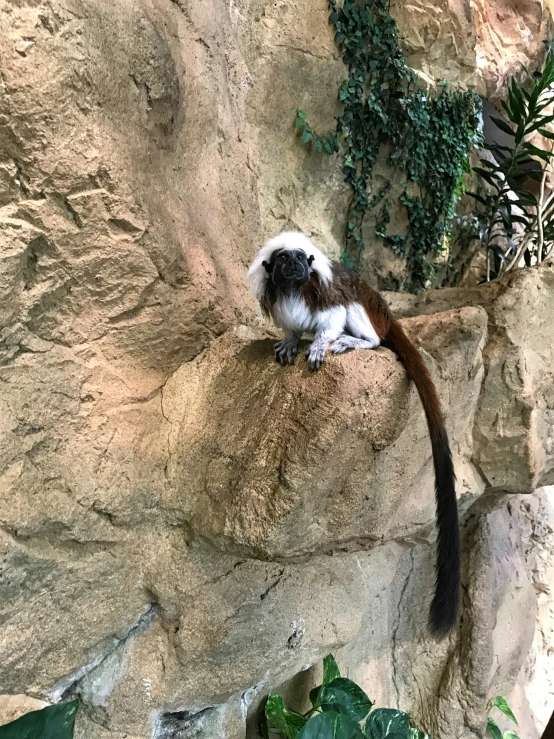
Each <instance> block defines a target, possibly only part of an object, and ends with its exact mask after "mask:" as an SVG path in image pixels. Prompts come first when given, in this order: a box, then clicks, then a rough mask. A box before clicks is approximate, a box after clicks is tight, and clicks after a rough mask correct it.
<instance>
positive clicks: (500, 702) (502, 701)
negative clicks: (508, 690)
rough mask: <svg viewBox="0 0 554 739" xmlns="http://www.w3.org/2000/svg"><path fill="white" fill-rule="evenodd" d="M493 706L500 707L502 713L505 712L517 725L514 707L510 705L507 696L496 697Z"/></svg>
mask: <svg viewBox="0 0 554 739" xmlns="http://www.w3.org/2000/svg"><path fill="white" fill-rule="evenodd" d="M493 706H496V707H497V708H499V709H500V710H501V711H502V713H503V714H505V715H506V716H507V717H508V718H509V719H511V720H512V721H513V722H514V724H515V725H516V726H517V719H516V717H515V716H514V714H513V712H512V709H511V708H510V706H509V705H508V701H507V700H506V698H503V697H502V696H501V695H497V696H496V698H495V699H494V702H493Z"/></svg>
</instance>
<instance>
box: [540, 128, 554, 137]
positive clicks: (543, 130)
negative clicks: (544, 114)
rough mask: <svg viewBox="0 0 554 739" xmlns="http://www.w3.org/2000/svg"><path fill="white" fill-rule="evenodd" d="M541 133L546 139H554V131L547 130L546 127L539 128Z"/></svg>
mask: <svg viewBox="0 0 554 739" xmlns="http://www.w3.org/2000/svg"><path fill="white" fill-rule="evenodd" d="M539 133H540V135H541V136H544V137H545V139H554V131H547V130H546V128H539Z"/></svg>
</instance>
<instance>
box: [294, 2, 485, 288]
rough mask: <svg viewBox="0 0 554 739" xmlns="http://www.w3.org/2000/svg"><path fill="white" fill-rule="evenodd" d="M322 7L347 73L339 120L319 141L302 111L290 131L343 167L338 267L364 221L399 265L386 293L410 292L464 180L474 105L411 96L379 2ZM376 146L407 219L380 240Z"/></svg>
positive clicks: (449, 95)
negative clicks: (344, 201) (398, 183)
mask: <svg viewBox="0 0 554 739" xmlns="http://www.w3.org/2000/svg"><path fill="white" fill-rule="evenodd" d="M329 6H330V11H331V14H330V17H329V22H330V23H331V24H332V25H333V26H334V27H335V31H336V33H335V42H336V43H337V45H338V47H339V49H340V51H341V55H342V61H343V62H344V64H345V66H346V67H347V68H348V77H347V79H345V80H344V82H343V83H342V84H341V86H340V89H339V100H340V101H341V103H342V104H343V109H342V113H341V115H340V116H339V117H338V119H337V125H336V129H335V131H331V132H329V133H327V134H325V135H324V136H321V135H319V134H318V133H317V132H316V131H314V129H313V128H312V127H311V126H310V124H309V122H308V120H307V116H306V113H305V112H304V111H302V110H299V111H298V112H297V117H296V125H297V127H298V128H300V129H301V130H302V135H303V140H304V142H305V143H309V142H313V144H314V146H315V148H316V150H317V151H318V152H320V153H321V152H323V151H325V152H326V153H327V154H333V153H337V152H338V153H340V155H341V156H342V158H343V164H342V172H343V175H344V179H345V182H346V183H347V184H348V185H349V186H350V188H351V189H352V198H351V201H350V205H349V208H348V214H347V219H346V222H347V225H346V232H345V238H344V247H343V251H342V261H343V262H344V264H345V265H346V266H347V267H350V268H355V269H356V268H358V267H359V264H360V259H361V255H362V252H363V250H364V248H365V244H364V236H363V234H364V232H365V231H366V229H367V225H365V224H364V221H365V219H366V218H367V216H368V214H371V215H372V217H373V219H374V225H373V228H374V232H375V234H376V235H377V236H378V237H379V238H381V239H382V240H383V242H384V243H385V244H386V245H387V246H388V247H390V248H391V249H392V250H393V251H394V252H395V253H396V254H398V255H401V256H404V257H406V259H407V269H406V275H407V277H406V280H405V282H404V284H402V285H395V287H401V288H403V289H407V290H411V291H419V290H421V289H423V288H425V287H426V286H427V285H428V282H429V279H430V277H431V276H432V274H433V272H434V269H435V265H434V258H435V257H436V256H437V255H438V254H439V253H440V252H442V250H443V249H444V248H445V247H447V246H448V240H449V236H450V230H451V224H452V218H453V216H454V211H455V206H456V201H457V198H458V196H459V194H460V192H461V187H462V182H463V174H464V172H465V171H470V168H469V164H468V156H469V151H470V150H471V148H472V147H473V146H475V144H476V143H477V142H478V140H479V135H478V133H477V114H478V112H479V111H480V104H481V103H480V99H479V97H478V96H477V95H475V94H474V93H472V92H462V91H458V90H456V91H452V92H451V91H450V90H449V89H448V88H447V86H446V85H445V86H444V87H443V90H442V91H441V92H440V94H439V95H438V96H436V97H429V96H428V95H427V94H426V93H425V91H424V90H421V89H418V87H417V84H416V76H415V73H414V71H413V70H412V69H410V67H408V66H407V64H406V61H405V59H404V54H403V53H402V50H401V48H400V43H399V40H398V31H397V27H396V23H395V21H394V19H393V18H392V17H391V15H390V12H389V2H388V0H343V2H342V5H339V2H338V1H337V0H329ZM385 145H387V146H388V147H389V150H390V154H389V156H388V159H387V162H388V164H389V165H391V166H392V167H394V168H395V169H396V170H397V171H398V170H400V171H401V172H402V173H403V182H402V190H401V194H400V196H399V202H400V204H401V205H402V206H404V207H405V208H406V211H407V215H408V223H409V226H408V230H407V232H406V233H405V234H390V233H389V232H388V226H389V223H390V211H391V207H392V206H393V205H394V202H393V199H392V193H391V182H390V181H388V182H386V183H385V184H384V185H383V186H382V187H380V188H379V190H378V191H377V192H374V191H373V172H374V167H375V164H376V161H377V158H378V156H379V154H380V152H381V149H382V147H383V146H385ZM411 183H413V184H411Z"/></svg>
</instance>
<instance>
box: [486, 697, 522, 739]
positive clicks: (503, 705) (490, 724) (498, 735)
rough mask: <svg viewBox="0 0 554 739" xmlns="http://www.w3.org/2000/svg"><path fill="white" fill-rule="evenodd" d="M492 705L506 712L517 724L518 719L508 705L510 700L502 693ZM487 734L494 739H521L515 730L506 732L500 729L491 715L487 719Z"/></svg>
mask: <svg viewBox="0 0 554 739" xmlns="http://www.w3.org/2000/svg"><path fill="white" fill-rule="evenodd" d="M492 707H496V708H498V709H499V710H500V711H502V713H503V714H505V715H506V716H507V717H508V718H509V719H510V720H511V721H513V722H514V724H515V725H516V726H517V719H516V717H515V716H514V714H513V713H512V709H511V708H510V706H509V705H508V701H507V700H506V699H505V698H503V697H502V696H501V695H497V696H496V698H495V699H494V701H493V703H492ZM487 734H489V735H490V736H492V739H519V737H518V735H517V734H514V732H513V731H505V732H504V734H503V733H502V732H501V731H500V729H499V727H498V724H497V723H496V721H495V720H494V719H493V718H491V717H490V716H489V717H488V719H487Z"/></svg>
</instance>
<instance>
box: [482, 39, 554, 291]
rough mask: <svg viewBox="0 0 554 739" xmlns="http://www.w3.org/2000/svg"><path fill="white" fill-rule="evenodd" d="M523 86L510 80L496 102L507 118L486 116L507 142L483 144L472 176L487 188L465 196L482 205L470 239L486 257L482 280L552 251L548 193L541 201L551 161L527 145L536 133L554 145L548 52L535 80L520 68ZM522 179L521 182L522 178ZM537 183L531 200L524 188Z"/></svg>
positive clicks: (553, 223)
mask: <svg viewBox="0 0 554 739" xmlns="http://www.w3.org/2000/svg"><path fill="white" fill-rule="evenodd" d="M523 69H524V72H525V75H526V79H525V82H524V83H523V84H521V85H519V84H518V83H517V82H516V80H515V79H512V80H511V82H510V85H509V88H508V100H507V101H502V107H503V108H504V111H505V113H506V116H507V119H508V120H505V119H503V118H500V117H491V118H492V121H493V123H494V124H495V126H496V127H497V128H498V129H500V130H501V131H502V132H503V133H505V134H508V136H510V137H511V141H510V144H509V145H500V144H485V145H484V148H485V149H486V150H487V151H488V152H490V154H491V155H492V156H489V157H483V158H481V165H482V166H479V167H474V170H473V171H474V172H475V173H476V174H477V175H478V176H479V178H480V179H481V181H483V182H484V183H486V185H487V186H488V187H486V189H482V190H481V192H480V193H471V195H472V197H474V198H475V200H477V202H478V203H479V204H480V205H481V206H482V208H481V209H480V210H479V213H478V221H477V226H478V230H477V232H474V233H473V238H475V239H476V240H477V242H478V244H477V247H478V248H481V249H483V251H484V252H485V254H486V257H487V279H488V280H489V279H491V278H494V277H499V276H500V275H501V274H503V273H504V272H507V271H508V270H510V269H512V268H513V267H515V266H517V264H518V263H519V262H520V260H521V258H522V257H524V258H525V262H526V264H531V263H532V262H533V261H535V262H541V261H542V260H543V259H545V258H546V257H548V256H549V255H550V254H551V253H552V252H553V250H554V194H551V195H550V196H549V197H548V198H545V180H546V176H547V172H548V168H549V166H550V165H551V163H552V158H553V156H554V154H553V151H552V147H551V148H550V149H543V148H540V147H539V146H537V145H536V144H535V143H533V141H532V140H531V139H532V138H533V137H536V132H538V133H540V134H541V135H542V136H544V137H545V138H547V139H550V140H554V133H552V132H551V131H548V130H546V129H545V126H547V125H548V124H550V123H552V122H553V121H554V115H552V114H551V112H547V108H549V107H550V106H551V105H552V104H554V90H553V89H552V85H553V84H554V55H553V54H552V50H551V49H550V48H549V49H548V54H547V57H546V61H545V63H544V66H543V68H542V71H541V72H540V73H539V74H538V76H533V75H531V74H530V73H529V71H528V70H527V69H526V68H525V67H524V68H523ZM533 158H535V159H538V160H539V161H541V162H542V163H543V165H542V170H541V171H537V170H530V169H529V163H530V160H532V159H533ZM522 178H523V179H522ZM529 180H534V181H536V182H539V183H540V191H539V196H538V197H537V196H536V194H534V193H533V192H532V191H531V190H530V189H529V185H528V184H526V183H528V182H529Z"/></svg>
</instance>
